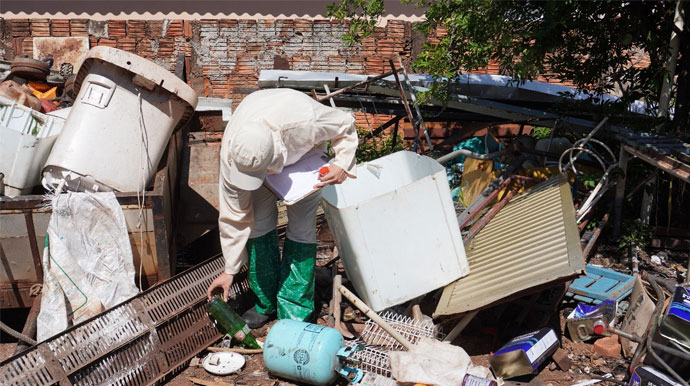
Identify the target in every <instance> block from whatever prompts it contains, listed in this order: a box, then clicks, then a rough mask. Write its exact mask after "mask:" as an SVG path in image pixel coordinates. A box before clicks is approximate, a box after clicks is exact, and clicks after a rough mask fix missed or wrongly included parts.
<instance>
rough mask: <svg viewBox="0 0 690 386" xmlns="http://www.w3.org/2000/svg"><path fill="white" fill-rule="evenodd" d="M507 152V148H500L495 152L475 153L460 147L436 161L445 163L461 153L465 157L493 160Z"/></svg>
mask: <svg viewBox="0 0 690 386" xmlns="http://www.w3.org/2000/svg"><path fill="white" fill-rule="evenodd" d="M505 154H506V151H505V150H499V151H495V152H493V153H488V154H479V153H474V152H472V151H470V150H466V149H460V150H455V151H453V152H450V153H448V154H446V155H444V156H441V157H439V158H437V159H436V162H438V163H440V164H444V163H446V162H448V161H450V160H452V159H453V158H455V157H459V156H461V155H464V156H465V157H469V158H474V159H480V160H485V161H488V160H492V159H494V158H496V157H500V156H502V155H505Z"/></svg>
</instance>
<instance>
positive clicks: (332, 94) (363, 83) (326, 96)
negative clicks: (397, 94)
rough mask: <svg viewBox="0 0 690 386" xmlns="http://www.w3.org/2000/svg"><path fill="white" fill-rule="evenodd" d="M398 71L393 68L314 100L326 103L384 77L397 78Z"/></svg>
mask: <svg viewBox="0 0 690 386" xmlns="http://www.w3.org/2000/svg"><path fill="white" fill-rule="evenodd" d="M398 71H400V70H399V69H395V68H394V71H389V72H386V73H383V74H381V75H376V76H375V77H373V78H369V79H367V80H363V81H361V82H359V83H355V84H353V85H352V86H347V87H343V88H341V89H340V90H336V91H333V92H332V93H329V94H326V95H325V96H322V97H321V98H318V99H316V100H317V101H319V102H324V101H327V100H329V99H330V98H332V97H334V96H336V95H340V94H342V93H344V92H347V91H350V90H352V89H355V88H357V87H362V86H365V85H367V84H369V83H371V82H375V81H377V80H379V79H383V78H385V77H387V76H391V75H393V74H396V76H397V74H398Z"/></svg>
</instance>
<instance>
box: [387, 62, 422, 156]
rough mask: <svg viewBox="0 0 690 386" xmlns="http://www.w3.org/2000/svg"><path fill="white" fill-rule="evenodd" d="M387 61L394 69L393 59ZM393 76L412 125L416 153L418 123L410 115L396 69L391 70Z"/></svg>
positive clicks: (410, 111)
mask: <svg viewBox="0 0 690 386" xmlns="http://www.w3.org/2000/svg"><path fill="white" fill-rule="evenodd" d="M388 63H390V65H391V68H392V69H394V70H395V64H393V60H392V59H391V60H389V61H388ZM393 76H394V77H395V84H396V85H397V86H398V91H399V92H400V100H401V101H402V103H403V106H405V111H406V112H407V118H408V119H409V120H410V124H411V125H412V129H413V131H414V151H415V153H416V152H417V146H418V144H419V125H418V124H417V123H416V121H415V119H414V116H413V115H412V110H410V104H409V103H407V97H406V96H405V90H404V89H403V86H402V83H400V78H399V77H398V72H397V70H395V71H393Z"/></svg>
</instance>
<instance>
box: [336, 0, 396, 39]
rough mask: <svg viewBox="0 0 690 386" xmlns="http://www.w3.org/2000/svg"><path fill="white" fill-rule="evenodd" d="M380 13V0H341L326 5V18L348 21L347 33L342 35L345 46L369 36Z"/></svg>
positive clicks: (381, 9)
mask: <svg viewBox="0 0 690 386" xmlns="http://www.w3.org/2000/svg"><path fill="white" fill-rule="evenodd" d="M382 13H383V1H382V0H343V1H341V2H340V3H335V4H329V5H326V15H328V17H332V18H334V19H337V20H346V19H347V20H348V21H349V28H348V32H347V33H346V34H345V35H343V41H345V44H347V45H353V44H356V43H359V42H361V40H362V38H365V37H367V36H369V35H371V34H372V33H373V32H374V28H375V27H376V22H377V21H378V19H379V17H380V16H381V14H382Z"/></svg>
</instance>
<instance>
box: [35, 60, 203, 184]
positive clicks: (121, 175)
mask: <svg viewBox="0 0 690 386" xmlns="http://www.w3.org/2000/svg"><path fill="white" fill-rule="evenodd" d="M74 87H75V90H77V91H78V95H77V98H76V99H75V101H74V105H73V107H72V112H71V113H70V115H69V117H68V118H67V121H66V122H65V128H64V130H63V132H62V134H61V135H60V136H59V137H58V139H57V141H56V142H55V145H54V146H53V150H52V152H51V153H50V157H49V158H48V161H47V162H46V166H45V168H44V169H43V185H44V186H45V187H46V188H48V189H55V188H56V187H57V186H58V185H59V184H60V183H61V182H62V181H64V183H65V187H66V188H67V189H69V190H76V191H108V190H116V191H122V192H133V191H141V190H143V189H145V188H146V186H147V184H148V182H149V181H150V179H151V177H152V176H153V174H154V173H155V171H156V168H157V167H158V163H159V161H160V159H161V157H162V155H163V152H164V151H165V148H166V145H167V143H168V140H169V139H170V135H171V134H172V132H173V130H174V129H175V127H177V126H178V125H181V124H183V123H184V122H186V120H188V119H189V117H190V116H191V115H192V114H193V112H194V108H195V106H196V103H197V95H196V93H195V92H194V90H192V89H191V88H190V87H189V86H188V85H187V84H186V83H184V82H183V81H182V80H180V79H178V78H177V77H175V76H174V75H173V74H171V73H170V72H168V71H167V70H166V69H164V68H162V67H160V66H158V65H156V64H155V63H153V62H150V61H148V60H146V59H144V58H141V57H139V56H137V55H134V54H131V53H128V52H125V51H121V50H117V49H114V48H110V47H95V48H93V49H91V50H90V51H89V53H88V55H87V57H86V59H85V60H84V63H83V64H82V65H81V67H80V69H79V71H78V73H77V77H76V79H75V83H74Z"/></svg>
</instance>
